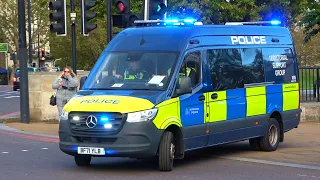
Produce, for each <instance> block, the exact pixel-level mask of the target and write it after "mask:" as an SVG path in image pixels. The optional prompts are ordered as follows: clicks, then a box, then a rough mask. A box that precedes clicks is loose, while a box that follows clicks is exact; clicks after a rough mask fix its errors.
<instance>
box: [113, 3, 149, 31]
mask: <svg viewBox="0 0 320 180" xmlns="http://www.w3.org/2000/svg"><path fill="white" fill-rule="evenodd" d="M115 8H116V12H117V15H112V20H113V26H115V27H119V28H127V27H130V26H133V25H134V21H135V20H138V19H143V15H142V14H133V13H131V11H130V0H116V1H115Z"/></svg>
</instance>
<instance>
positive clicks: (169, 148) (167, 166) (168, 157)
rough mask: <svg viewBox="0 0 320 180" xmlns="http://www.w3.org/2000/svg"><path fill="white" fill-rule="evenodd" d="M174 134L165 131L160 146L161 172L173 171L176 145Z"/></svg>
mask: <svg viewBox="0 0 320 180" xmlns="http://www.w3.org/2000/svg"><path fill="white" fill-rule="evenodd" d="M174 142H175V141H174V137H173V134H172V132H169V131H165V132H164V133H163V136H162V138H161V141H160V145H159V156H158V158H159V170H160V171H172V168H173V160H174V154H175V143H174Z"/></svg>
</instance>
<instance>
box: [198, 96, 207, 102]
mask: <svg viewBox="0 0 320 180" xmlns="http://www.w3.org/2000/svg"><path fill="white" fill-rule="evenodd" d="M205 99H206V98H205V97H204V95H201V96H199V98H198V100H199V101H204V100H205Z"/></svg>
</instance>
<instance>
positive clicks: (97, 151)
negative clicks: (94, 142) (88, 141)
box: [78, 147, 105, 155]
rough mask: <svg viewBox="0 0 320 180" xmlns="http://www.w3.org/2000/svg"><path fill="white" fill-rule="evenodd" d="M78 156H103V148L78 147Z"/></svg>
mask: <svg viewBox="0 0 320 180" xmlns="http://www.w3.org/2000/svg"><path fill="white" fill-rule="evenodd" d="M78 154H90V155H105V150H104V148H95V147H78Z"/></svg>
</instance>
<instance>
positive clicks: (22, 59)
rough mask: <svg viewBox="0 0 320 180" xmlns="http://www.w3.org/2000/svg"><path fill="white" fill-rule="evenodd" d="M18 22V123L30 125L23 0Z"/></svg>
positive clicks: (22, 0)
mask: <svg viewBox="0 0 320 180" xmlns="http://www.w3.org/2000/svg"><path fill="white" fill-rule="evenodd" d="M18 20H19V51H18V52H19V53H18V57H19V63H20V121H21V122H22V123H30V111H29V87H28V71H27V65H28V62H27V60H28V59H27V57H28V56H27V44H26V19H25V0H18Z"/></svg>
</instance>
